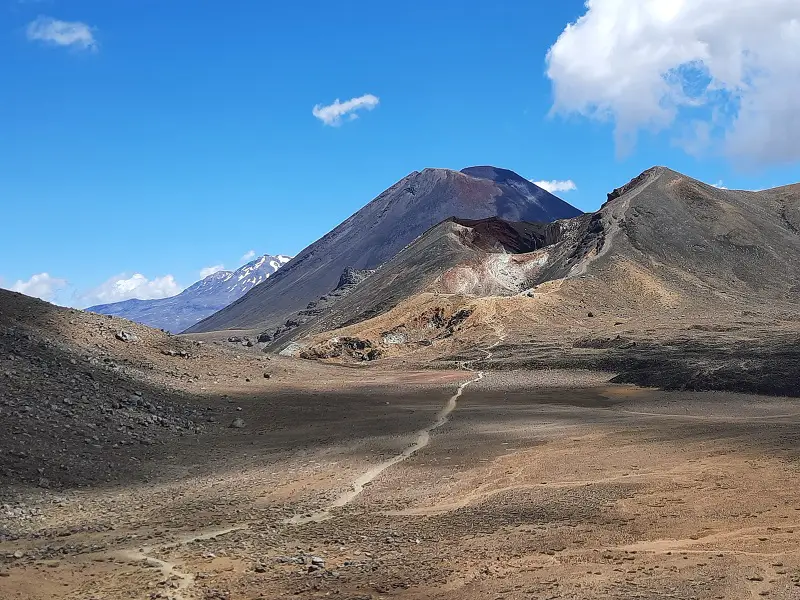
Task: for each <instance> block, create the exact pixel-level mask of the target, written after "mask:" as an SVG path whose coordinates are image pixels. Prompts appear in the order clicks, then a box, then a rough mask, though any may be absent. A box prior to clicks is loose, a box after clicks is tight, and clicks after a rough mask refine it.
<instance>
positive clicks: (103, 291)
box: [80, 273, 183, 306]
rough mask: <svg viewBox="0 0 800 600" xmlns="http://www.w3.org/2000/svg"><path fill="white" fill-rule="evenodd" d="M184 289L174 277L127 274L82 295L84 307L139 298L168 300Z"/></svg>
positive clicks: (111, 279)
mask: <svg viewBox="0 0 800 600" xmlns="http://www.w3.org/2000/svg"><path fill="white" fill-rule="evenodd" d="M182 290H183V287H181V286H180V285H178V283H177V282H176V281H175V278H174V277H173V276H172V275H164V276H163V277H155V278H154V279H148V278H147V277H145V276H144V275H142V274H141V273H134V274H133V275H132V276H130V277H128V276H127V275H126V274H122V275H116V276H114V277H112V278H110V279H109V280H107V281H105V282H104V283H102V284H100V285H99V286H97V287H96V288H94V289H92V290H89V291H88V292H86V293H84V294H81V295H80V300H81V302H82V303H83V305H84V306H93V305H96V304H110V303H112V302H120V301H122V300H130V299H131V298H138V299H139V300H154V299H157V298H167V297H169V296H174V295H176V294H179V293H180V292H181V291H182Z"/></svg>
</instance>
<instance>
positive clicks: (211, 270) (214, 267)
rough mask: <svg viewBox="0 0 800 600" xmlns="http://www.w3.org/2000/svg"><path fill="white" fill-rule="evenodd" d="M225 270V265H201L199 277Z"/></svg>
mask: <svg viewBox="0 0 800 600" xmlns="http://www.w3.org/2000/svg"><path fill="white" fill-rule="evenodd" d="M224 270H225V265H212V266H210V267H203V268H202V269H200V277H201V278H203V279H205V278H206V277H208V276H209V275H213V274H214V273H219V272H220V271H224Z"/></svg>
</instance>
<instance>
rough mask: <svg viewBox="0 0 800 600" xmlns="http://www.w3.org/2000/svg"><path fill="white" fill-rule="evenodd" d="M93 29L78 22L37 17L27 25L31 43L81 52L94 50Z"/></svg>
mask: <svg viewBox="0 0 800 600" xmlns="http://www.w3.org/2000/svg"><path fill="white" fill-rule="evenodd" d="M93 31H94V30H93V28H92V27H89V26H88V25H87V24H86V23H81V22H80V21H59V20H58V19H54V18H52V17H39V18H38V19H36V20H35V21H32V22H31V23H29V24H28V29H27V34H28V39H29V40H31V41H40V42H46V43H48V44H55V45H56V46H72V47H75V48H81V49H83V50H96V49H97V41H96V40H95V39H94V33H93Z"/></svg>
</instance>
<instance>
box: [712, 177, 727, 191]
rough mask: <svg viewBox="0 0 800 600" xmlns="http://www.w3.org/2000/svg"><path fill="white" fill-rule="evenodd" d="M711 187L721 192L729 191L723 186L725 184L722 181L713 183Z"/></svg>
mask: <svg viewBox="0 0 800 600" xmlns="http://www.w3.org/2000/svg"><path fill="white" fill-rule="evenodd" d="M711 187H715V188H717V189H720V190H727V189H728V188H726V187H725V186H724V185H723V182H722V180H721V179H720V180H719V181H718V182H717V183H712V184H711Z"/></svg>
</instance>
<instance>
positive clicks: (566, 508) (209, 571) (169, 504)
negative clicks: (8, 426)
mask: <svg viewBox="0 0 800 600" xmlns="http://www.w3.org/2000/svg"><path fill="white" fill-rule="evenodd" d="M331 372H332V371H331V370H330V369H328V370H326V371H324V374H325V376H330V373H331ZM608 377H609V376H608V375H604V374H598V373H593V372H588V371H558V370H552V371H508V372H502V373H496V372H488V373H486V374H485V376H484V377H483V378H480V377H479V376H478V374H477V373H476V372H470V371H447V372H445V371H437V372H423V373H391V372H384V373H377V374H375V375H374V376H372V377H371V378H370V379H364V378H363V377H362V378H360V379H359V381H360V383H345V381H346V377H340V379H337V380H333V379H331V380H330V381H316V382H314V383H315V385H309V389H308V390H304V389H303V388H302V387H301V388H288V387H287V388H285V389H282V390H280V389H275V390H273V391H272V392H271V393H270V394H269V397H268V398H265V397H264V396H259V395H257V394H255V395H252V396H245V395H239V396H235V395H234V396H232V398H229V399H227V400H218V401H217V402H220V403H224V405H222V406H219V407H216V408H217V409H218V410H219V411H220V412H222V413H223V414H226V415H229V416H230V418H233V417H237V416H240V417H241V418H242V419H243V421H244V425H245V426H244V427H242V428H236V429H230V428H226V429H222V428H219V429H211V430H210V431H208V432H206V433H204V434H202V435H199V436H191V437H183V438H176V439H175V440H173V441H172V442H170V443H169V444H166V445H164V446H161V447H160V449H159V452H158V453H157V454H158V455H157V456H154V457H153V458H152V460H151V462H150V463H148V465H147V468H148V473H149V475H148V480H147V481H145V480H141V481H137V480H135V479H131V480H130V481H128V482H127V483H126V482H116V483H114V484H113V485H112V484H109V485H108V486H107V487H92V488H84V489H72V490H68V491H62V492H59V493H55V492H50V491H47V490H39V491H37V492H35V493H32V492H31V493H30V494H29V496H28V497H27V498H25V499H24V503H22V502H19V503H16V502H10V503H9V504H7V505H6V506H4V507H3V510H2V511H0V531H2V532H5V535H4V538H0V539H4V541H2V542H0V598H3V599H8V600H12V599H15V600H16V599H25V600H34V599H36V600H44V599H50V598H55V599H60V598H63V599H75V600H77V599H81V600H89V599H96V600H100V599H103V600H112V599H113V600H116V599H124V598H132V599H138V598H179V599H203V600H212V599H230V600H245V599H247V600H250V599H256V598H264V599H275V598H328V597H330V598H342V599H351V600H352V599H356V598H358V599H367V598H376V599H377V598H398V599H422V598H439V599H442V600H444V599H454V600H455V599H457V600H469V599H473V598H474V599H477V598H481V599H483V598H490V599H500V598H505V599H517V598H519V599H522V598H526V599H527V598H541V599H544V598H653V597H660V598H686V599H689V598H703V599H705V598H725V599H737V598H742V599H744V598H756V597H768V598H776V599H790V598H793V599H797V598H800V494H798V489H800V402H798V401H797V400H792V399H785V398H783V399H782V398H766V397H759V396H748V395H739V394H732V393H725V392H704V393H692V392H662V391H655V390H650V389H642V388H636V387H633V386H626V385H615V384H610V383H607V380H608ZM467 381H469V382H470V383H469V385H466V386H464V387H463V388H462V389H463V392H462V394H461V395H460V396H459V397H457V398H455V403H456V406H455V410H454V411H453V412H452V413H451V414H450V415H449V420H446V419H444V418H442V417H443V414H442V410H443V409H444V408H445V407H446V406H447V405H448V402H449V401H451V400H453V397H454V396H455V395H456V393H457V390H458V389H459V386H460V385H461V384H463V383H464V382H467ZM323 384H324V385H323ZM208 402H212V400H210V399H209V400H208ZM239 408H240V409H241V410H237V409H239ZM226 411H227V412H226ZM426 433H429V436H430V442H429V443H427V445H425V442H427V440H426V439H425V434H426ZM412 444H417V445H416V446H412ZM376 467H380V468H376ZM383 467H385V468H383ZM381 469H383V470H381ZM367 473H369V474H370V477H372V476H374V479H373V480H372V481H366V479H369V477H363V476H364V475H365V474H367ZM360 478H361V479H360ZM359 479H360V482H359V483H363V484H365V485H364V487H363V491H360V490H361V488H360V485H359V486H357V487H356V488H355V489H354V488H353V483H354V482H357V481H359ZM348 491H350V493H349V494H348ZM359 491H360V493H356V492H359ZM342 494H345V495H344V496H343V495H342ZM337 504H343V506H335V505H337ZM312 557H314V558H312ZM312 563H313V564H312Z"/></svg>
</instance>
